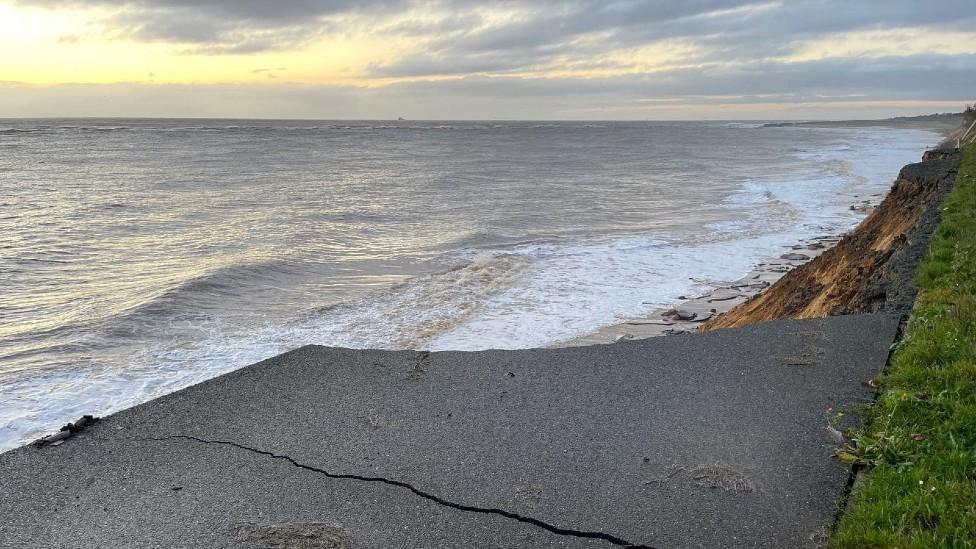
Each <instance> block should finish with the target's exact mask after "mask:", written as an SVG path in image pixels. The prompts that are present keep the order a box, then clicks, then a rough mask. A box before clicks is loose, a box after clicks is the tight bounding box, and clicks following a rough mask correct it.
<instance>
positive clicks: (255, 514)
mask: <svg viewBox="0 0 976 549" xmlns="http://www.w3.org/2000/svg"><path fill="white" fill-rule="evenodd" d="M897 325H898V318H897V317H892V316H887V315H855V316H841V317H830V318H827V319H817V320H803V321H776V322H770V323H765V324H758V325H754V326H749V327H745V328H738V329H732V330H719V331H715V332H710V333H705V334H695V335H680V336H671V337H665V338H655V339H649V340H642V341H629V342H621V343H617V344H614V345H605V346H592V347H575V348H566V349H532V350H518V351H479V352H433V353H429V354H428V353H418V352H414V351H395V352H394V351H372V350H369V351H367V350H349V349H336V348H326V347H316V346H308V347H303V348H301V349H297V350H295V351H292V352H289V353H285V354H283V355H280V356H278V357H275V358H273V359H270V360H267V361H264V362H261V363H258V364H255V365H252V366H249V367H247V368H243V369H241V370H238V371H236V372H232V373H230V374H227V375H225V376H221V377H219V378H216V379H213V380H210V381H207V382H205V383H201V384H199V385H196V386H193V387H190V388H188V389H185V390H183V391H179V392H177V393H174V394H171V395H167V396H165V397H162V398H159V399H156V400H153V401H150V402H148V403H146V404H143V405H141V406H137V407H135V408H132V409H129V410H126V411H123V412H120V413H118V414H115V415H113V416H110V417H108V418H104V419H103V420H102V421H100V422H99V423H97V424H95V425H94V426H91V427H88V428H87V429H86V430H84V431H82V432H81V433H79V434H77V435H76V436H74V437H72V438H70V439H68V440H67V441H65V442H64V443H63V444H61V445H59V446H49V447H44V448H35V447H23V448H19V449H16V450H13V451H11V452H7V453H5V454H0V493H2V494H3V497H2V498H0V547H4V548H6V547H56V548H60V547H64V548H69V547H70V548H88V547H92V548H94V547H99V548H102V547H126V548H128V547H132V548H142V547H187V548H190V547H215V548H225V547H226V548H230V547H234V548H238V547H248V548H260V547H271V548H296V549H297V548H326V547H329V548H340V547H342V548H344V547H364V548H387V547H445V548H446V547H617V546H625V547H626V546H631V547H642V546H643V547H656V548H678V547H805V546H815V545H817V544H818V542H819V541H821V540H822V539H823V536H824V533H825V532H826V529H827V528H829V526H830V523H831V521H832V519H833V516H834V513H835V512H836V503H837V501H838V498H839V497H840V496H841V495H842V493H843V490H844V487H845V485H846V483H847V479H848V476H849V470H848V468H847V467H845V466H844V465H843V464H840V463H838V462H837V461H836V460H835V459H833V458H832V457H831V454H832V452H833V449H834V448H835V446H836V442H834V441H833V440H832V439H831V436H830V434H829V433H828V432H827V429H826V427H827V424H828V421H831V419H830V418H836V413H837V412H838V411H845V412H848V413H847V414H846V415H845V416H843V418H842V419H843V420H844V421H849V420H850V418H851V417H852V416H853V414H851V413H850V412H852V407H853V406H855V405H857V404H861V403H865V402H868V401H870V400H871V398H872V397H873V390H872V389H870V388H867V387H865V386H864V385H863V384H862V383H863V382H864V381H866V380H868V379H870V378H871V377H873V376H874V375H875V374H876V373H877V372H878V371H879V370H880V369H881V368H882V367H883V366H884V362H885V360H886V357H887V353H888V348H889V346H890V344H891V343H892V341H893V340H894V337H895V333H896V330H897ZM798 352H800V353H802V354H803V356H804V360H803V361H799V362H798V361H797V360H795V357H796V356H797V353H798ZM834 421H836V420H834ZM52 427H56V426H52Z"/></svg>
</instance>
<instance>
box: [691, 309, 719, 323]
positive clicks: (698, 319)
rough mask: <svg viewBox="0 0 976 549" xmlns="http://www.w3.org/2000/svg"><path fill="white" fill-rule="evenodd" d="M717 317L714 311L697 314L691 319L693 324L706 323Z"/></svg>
mask: <svg viewBox="0 0 976 549" xmlns="http://www.w3.org/2000/svg"><path fill="white" fill-rule="evenodd" d="M714 315H715V312H714V311H709V312H707V313H702V314H697V313H696V314H695V318H693V319H691V321H692V322H705V321H706V320H708V319H709V318H712V316H714Z"/></svg>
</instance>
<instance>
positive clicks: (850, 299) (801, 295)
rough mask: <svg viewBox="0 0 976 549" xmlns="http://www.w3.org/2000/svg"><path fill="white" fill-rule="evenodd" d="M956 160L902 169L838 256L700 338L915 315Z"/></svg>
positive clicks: (717, 322) (724, 318)
mask: <svg viewBox="0 0 976 549" xmlns="http://www.w3.org/2000/svg"><path fill="white" fill-rule="evenodd" d="M957 165H958V154H957V153H946V154H940V155H931V157H929V158H928V159H927V160H925V161H923V162H920V163H917V164H909V165H907V166H905V167H904V168H902V170H901V173H900V174H899V175H898V179H897V180H896V181H895V184H894V186H893V187H892V188H891V191H890V192H889V194H888V196H887V197H885V199H884V200H883V201H882V202H881V204H880V205H879V206H878V207H877V208H876V209H875V210H874V211H873V212H871V214H870V215H868V217H867V218H865V219H864V221H862V222H861V224H860V225H858V226H857V228H855V229H854V230H853V231H851V232H850V233H848V234H847V235H845V236H844V237H843V238H842V239H841V240H840V242H838V243H837V245H836V246H834V247H833V248H831V249H829V250H826V251H825V252H824V253H823V254H821V255H819V256H817V257H816V258H814V259H813V260H812V261H810V262H808V263H805V264H803V265H800V266H799V267H797V268H795V269H794V270H792V271H790V272H789V273H787V274H786V275H784V276H783V277H782V278H780V279H779V280H778V281H777V282H776V283H774V284H773V285H772V286H771V287H770V288H769V289H767V290H766V291H765V292H763V293H761V294H758V295H756V296H755V297H753V298H752V299H750V300H748V301H746V302H745V303H742V304H740V305H738V306H737V307H735V308H734V309H732V310H731V311H729V312H728V313H726V314H723V315H721V316H718V317H716V318H713V319H711V320H709V321H707V322H705V323H704V324H702V325H701V327H700V328H699V331H708V330H714V329H717V328H732V327H738V326H745V325H748V324H753V323H755V322H763V321H767V320H778V319H785V318H818V317H826V316H831V315H842V314H856V313H868V312H879V311H891V312H905V311H908V310H909V309H911V307H912V303H913V302H914V300H915V295H916V293H917V289H916V287H915V285H914V284H913V279H914V278H915V273H916V271H917V269H918V265H919V263H920V262H921V260H922V258H923V257H924V256H925V253H926V251H927V250H928V244H929V240H930V239H931V236H932V233H933V232H934V231H935V228H936V226H938V223H939V206H940V205H941V203H942V199H943V198H944V197H945V195H946V194H947V193H948V192H949V191H950V190H951V189H952V184H953V182H954V181H955V173H956V167H957Z"/></svg>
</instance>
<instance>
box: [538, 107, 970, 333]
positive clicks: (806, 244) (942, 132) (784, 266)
mask: <svg viewBox="0 0 976 549" xmlns="http://www.w3.org/2000/svg"><path fill="white" fill-rule="evenodd" d="M940 118H941V117H940ZM867 122H871V123H872V124H871V126H872V127H887V128H891V129H901V130H922V131H928V132H931V133H933V134H935V135H936V136H938V140H937V141H936V142H935V143H933V144H932V145H931V146H930V147H929V148H928V149H927V150H926V151H925V152H924V153H923V155H922V158H921V159H920V160H922V159H924V158H925V156H926V155H927V154H928V153H930V152H931V151H933V150H937V149H938V148H939V147H940V146H941V145H942V144H943V143H944V141H945V139H946V138H947V137H948V136H950V134H951V133H952V131H953V130H954V127H953V128H949V127H948V126H947V125H945V122H944V121H942V120H938V121H937V122H936V121H935V120H923V121H919V120H916V119H914V118H908V119H889V120H871V121H857V120H854V121H836V122H826V123H825V122H809V123H806V122H790V123H780V124H767V125H766V126H768V127H786V126H791V127H796V126H801V127H802V126H810V127H830V128H859V127H864V126H863V125H862V124H861V123H867ZM865 125H866V124H865ZM897 175H898V174H895V177H893V178H892V185H893V184H894V182H895V181H897ZM893 188H894V187H893V186H890V187H889V188H888V189H887V191H885V192H884V193H872V194H871V195H870V199H868V200H861V201H859V202H856V203H853V204H851V205H850V209H851V211H858V212H862V213H863V214H864V217H862V218H861V219H860V220H859V221H858V222H857V224H856V225H854V226H853V227H851V228H850V229H848V230H847V231H844V232H842V233H838V234H829V235H820V236H815V237H811V238H808V239H804V240H800V241H798V242H796V243H795V244H792V245H789V246H784V247H783V248H781V251H782V253H781V254H779V256H775V257H767V258H765V259H764V260H763V261H761V262H760V263H758V264H756V265H755V266H754V267H753V269H752V270H751V271H749V272H748V273H747V274H746V275H744V276H742V277H741V278H739V279H736V280H733V281H728V282H726V283H723V284H718V285H715V286H714V287H713V288H712V290H710V291H708V292H706V293H704V294H702V295H700V296H695V297H689V298H685V299H683V300H681V301H679V302H678V303H676V304H675V305H674V306H672V307H668V308H658V309H654V310H652V311H649V312H648V313H647V314H646V315H645V316H636V317H632V318H622V319H621V321H620V322H617V323H615V324H610V325H607V326H602V327H600V328H598V329H596V330H594V331H592V332H589V333H586V334H582V335H579V336H576V337H574V338H571V339H568V340H565V341H561V342H558V343H555V344H552V345H550V346H549V348H564V347H579V346H585V345H607V344H611V343H616V342H619V341H625V340H640V339H647V338H652V337H661V336H667V335H677V334H686V333H693V332H695V331H696V330H697V329H698V327H699V326H700V325H702V324H703V323H705V322H706V321H708V320H712V319H715V318H717V317H719V316H721V315H723V314H724V313H727V312H729V311H730V310H732V309H734V308H735V307H736V306H738V305H741V304H742V303H745V302H746V301H749V300H750V299H752V298H753V297H756V296H757V295H759V294H762V293H763V292H765V291H766V290H767V289H768V288H770V287H771V286H772V285H773V284H775V283H776V282H777V281H778V280H779V279H781V278H782V277H783V276H784V275H786V273H788V272H790V271H792V270H794V269H796V268H797V267H799V266H801V265H804V264H806V263H809V262H810V261H812V260H813V259H815V258H816V257H818V256H820V255H821V254H823V253H824V252H826V251H827V250H829V249H831V248H833V247H834V246H835V245H836V244H837V243H838V242H840V241H841V239H843V238H844V237H845V236H846V235H847V234H848V233H850V232H851V231H853V230H855V229H856V228H857V227H858V226H859V225H860V224H861V223H862V222H863V221H864V220H865V219H867V216H868V215H869V214H870V213H871V212H872V211H874V209H875V208H877V207H878V206H879V205H880V204H881V202H882V201H884V200H885V198H887V197H888V195H889V194H890V193H891V191H892V189H893ZM855 198H856V196H855ZM800 255H802V256H805V257H802V258H800V257H799V256H800ZM791 256H792V258H791ZM679 299H682V298H681V297H680V296H679ZM691 315H694V316H693V317H692V316H691Z"/></svg>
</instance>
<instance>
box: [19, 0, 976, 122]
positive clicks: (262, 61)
mask: <svg viewBox="0 0 976 549" xmlns="http://www.w3.org/2000/svg"><path fill="white" fill-rule="evenodd" d="M973 8H974V5H973V0H940V1H939V2H931V1H910V0H885V1H857V0H810V1H791V0H772V1H748V0H745V1H740V0H715V1H712V0H684V1H681V0H667V1H660V0H624V1H617V0H564V1H549V0H496V1H482V2H477V1H474V0H433V1H425V0H416V1H414V0H0V117H40V116H146V117H157V116H168V117H225V118H328V119H343V118H345V119H389V118H396V117H398V116H402V117H405V118H408V119H531V120H559V119H577V120H578V119H584V120H614V119H628V120H646V119H654V120H663V119H681V120H698V119H723V120H758V119H829V118H835V119H837V118H883V117H887V116H894V115H912V114H924V113H931V112H946V111H956V112H958V111H960V110H962V108H963V106H964V105H965V104H966V103H967V102H970V103H971V102H972V101H973V100H974V97H976V30H974V29H976V9H973Z"/></svg>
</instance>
